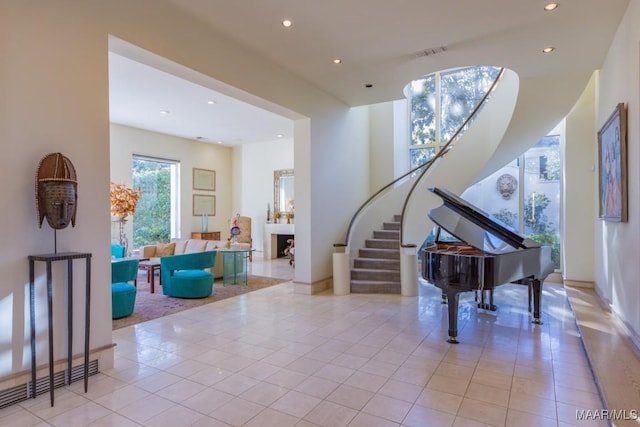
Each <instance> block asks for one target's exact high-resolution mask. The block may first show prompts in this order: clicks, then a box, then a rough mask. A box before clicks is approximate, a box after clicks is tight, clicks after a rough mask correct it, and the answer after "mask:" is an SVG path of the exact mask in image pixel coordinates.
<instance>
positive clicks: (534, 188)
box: [523, 135, 561, 268]
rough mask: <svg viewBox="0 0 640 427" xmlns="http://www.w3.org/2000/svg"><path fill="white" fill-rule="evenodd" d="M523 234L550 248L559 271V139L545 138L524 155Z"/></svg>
mask: <svg viewBox="0 0 640 427" xmlns="http://www.w3.org/2000/svg"><path fill="white" fill-rule="evenodd" d="M524 164H525V167H524V203H523V208H524V211H523V219H524V221H523V223H524V234H525V236H527V237H529V238H530V239H532V240H534V241H536V242H538V243H540V244H543V245H548V246H551V247H552V248H553V249H552V252H551V257H552V259H553V262H554V264H555V265H556V268H560V229H559V227H558V224H559V223H560V167H561V163H560V137H559V136H558V135H551V136H547V137H546V138H543V139H541V140H540V141H539V142H538V143H537V144H536V145H535V146H533V147H532V148H530V149H529V150H528V151H527V152H526V153H525V155H524Z"/></svg>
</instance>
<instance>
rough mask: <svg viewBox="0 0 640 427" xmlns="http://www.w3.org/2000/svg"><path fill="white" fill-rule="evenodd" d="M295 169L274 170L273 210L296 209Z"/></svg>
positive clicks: (282, 211)
mask: <svg viewBox="0 0 640 427" xmlns="http://www.w3.org/2000/svg"><path fill="white" fill-rule="evenodd" d="M293 180H294V176H293V169H281V170H277V171H273V211H274V212H281V213H284V212H290V211H293V209H294V191H293V188H294V187H293V183H294V181H293Z"/></svg>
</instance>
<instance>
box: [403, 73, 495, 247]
mask: <svg viewBox="0 0 640 427" xmlns="http://www.w3.org/2000/svg"><path fill="white" fill-rule="evenodd" d="M503 74H504V68H501V69H500V72H499V73H498V75H497V76H496V78H495V79H494V81H493V83H491V86H490V87H489V89H488V90H487V92H486V93H485V94H484V96H483V97H482V99H481V100H480V102H478V104H477V105H476V106H475V108H474V109H473V110H472V111H471V114H469V117H467V118H466V119H465V121H464V122H463V123H462V124H461V125H460V127H459V128H458V130H456V131H455V133H454V134H453V135H452V136H451V138H449V140H448V141H447V142H446V143H445V144H444V145H443V146H442V149H440V151H438V152H437V153H436V155H435V156H433V158H432V159H431V160H430V161H429V162H428V167H426V168H424V170H422V172H420V174H419V175H418V177H417V178H416V179H415V180H414V182H413V185H411V188H410V190H409V193H408V194H407V197H405V199H404V203H403V204H402V212H401V220H400V246H404V245H407V243H406V242H405V239H404V224H405V216H406V215H405V214H406V212H407V209H408V205H409V200H410V199H411V196H412V195H413V193H414V191H415V190H416V188H417V187H418V186H419V185H420V183H421V182H422V180H423V178H424V177H425V175H426V174H427V172H428V171H429V169H430V168H431V166H432V165H434V164H435V163H436V162H437V161H438V160H440V159H441V158H443V157H444V156H445V155H446V154H447V153H448V152H449V150H450V149H451V148H453V142H454V141H455V140H457V139H458V137H459V136H460V135H461V134H462V131H463V130H464V129H466V128H467V126H468V125H469V123H470V122H471V121H472V119H475V117H476V115H477V114H478V113H479V111H480V109H481V108H482V107H483V106H484V103H485V102H486V101H487V99H489V95H490V94H491V93H492V92H493V90H494V89H495V88H496V86H497V84H498V81H499V80H500V79H501V78H502V75H503ZM425 165H426V164H425ZM421 167H422V166H421Z"/></svg>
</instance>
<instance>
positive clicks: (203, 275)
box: [160, 251, 217, 298]
mask: <svg viewBox="0 0 640 427" xmlns="http://www.w3.org/2000/svg"><path fill="white" fill-rule="evenodd" d="M216 255H217V252H215V251H206V252H193V253H186V254H180V255H171V256H163V257H161V258H160V274H161V276H162V293H163V294H165V295H167V296H170V297H177V298H206V297H208V296H209V295H211V292H212V291H213V279H214V277H213V274H211V273H210V272H208V271H206V270H205V269H206V268H212V267H213V265H214V264H215V262H216Z"/></svg>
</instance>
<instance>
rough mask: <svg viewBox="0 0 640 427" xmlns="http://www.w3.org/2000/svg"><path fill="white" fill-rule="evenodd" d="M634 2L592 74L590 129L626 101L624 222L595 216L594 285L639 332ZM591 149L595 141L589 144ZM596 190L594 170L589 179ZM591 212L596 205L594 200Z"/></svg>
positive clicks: (639, 34)
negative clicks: (593, 121) (593, 105)
mask: <svg viewBox="0 0 640 427" xmlns="http://www.w3.org/2000/svg"><path fill="white" fill-rule="evenodd" d="M638 22H640V2H635V1H631V2H629V7H628V9H627V12H626V14H625V16H624V19H623V21H622V23H621V24H620V26H619V27H618V31H617V33H616V37H615V39H614V41H613V43H612V46H611V49H610V50H609V53H608V55H607V58H606V60H605V62H604V65H603V67H602V71H601V73H600V75H599V77H598V82H597V85H598V86H597V92H596V102H597V103H596V106H597V110H596V120H597V122H596V129H600V128H601V127H602V125H603V124H604V122H605V121H606V120H607V118H608V117H609V115H610V114H611V113H612V112H613V110H614V108H615V106H616V104H618V103H619V102H624V103H625V104H627V108H628V112H627V119H628V121H627V123H628V129H627V156H628V165H629V168H628V183H629V186H628V189H629V191H628V212H629V220H628V222H625V223H617V222H609V221H597V222H596V241H595V247H596V256H595V264H596V289H597V291H598V293H599V294H600V296H601V297H602V298H603V299H604V300H605V301H607V302H609V303H610V306H611V309H612V311H613V312H614V313H615V314H616V315H617V316H618V317H619V319H620V320H621V321H622V322H623V323H624V324H626V326H627V327H628V328H630V329H631V330H632V332H633V334H634V335H635V338H636V339H638V337H640V286H638V277H640V263H639V262H638V253H640V217H639V215H638V212H640V185H638V182H640V168H638V165H639V164H640V161H639V160H640V140H639V131H640V122H639V116H638V114H639V111H640V110H639V106H640V99H638V96H639V93H640V88H639V85H638V82H639V76H640V69H639V63H640V53H639V51H640V26H638ZM592 149H593V150H594V152H595V151H596V150H597V145H594V146H593V148H592ZM593 188H594V191H597V188H598V187H597V174H596V176H595V177H594V181H593ZM594 209H596V210H595V212H596V215H597V205H595V206H594Z"/></svg>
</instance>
